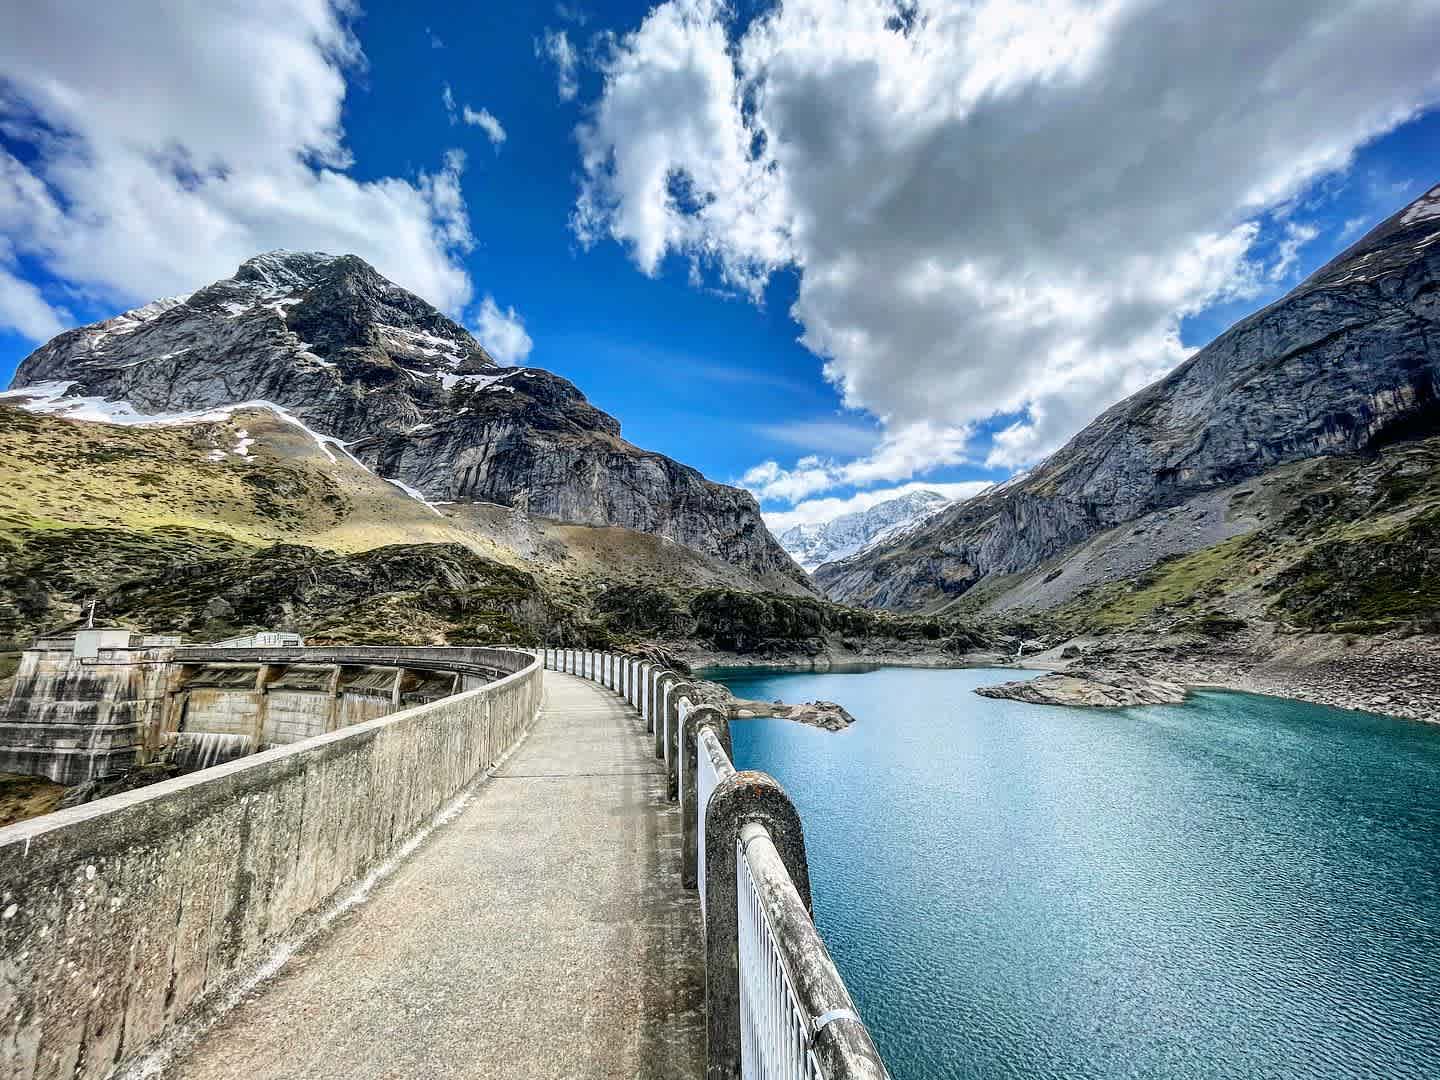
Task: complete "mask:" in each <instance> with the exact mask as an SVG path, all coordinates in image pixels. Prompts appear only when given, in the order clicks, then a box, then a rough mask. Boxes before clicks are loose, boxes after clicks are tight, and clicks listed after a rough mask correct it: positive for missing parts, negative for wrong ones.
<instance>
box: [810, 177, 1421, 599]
mask: <svg viewBox="0 0 1440 1080" xmlns="http://www.w3.org/2000/svg"><path fill="white" fill-rule="evenodd" d="M1437 428H1440V186H1437V187H1436V188H1433V189H1431V191H1430V192H1428V193H1427V194H1426V195H1424V196H1422V197H1421V198H1420V199H1418V200H1417V201H1416V202H1415V203H1413V204H1412V205H1411V206H1409V207H1407V208H1406V209H1405V210H1402V211H1401V212H1400V213H1398V214H1396V215H1394V216H1393V217H1391V218H1390V219H1389V220H1387V221H1385V222H1384V223H1382V224H1381V225H1380V226H1378V227H1377V228H1376V229H1374V230H1373V231H1372V232H1370V233H1369V234H1368V235H1367V236H1365V237H1364V238H1363V239H1362V240H1360V241H1359V242H1358V243H1357V244H1355V245H1354V246H1353V247H1351V248H1350V249H1349V250H1347V251H1346V252H1344V253H1343V254H1341V255H1340V256H1339V257H1337V258H1336V259H1335V260H1333V261H1332V262H1331V263H1329V264H1328V265H1327V266H1325V267H1323V268H1321V269H1320V270H1319V271H1317V272H1316V273H1315V274H1314V275H1312V276H1311V277H1310V278H1309V279H1308V280H1307V281H1305V282H1304V283H1303V284H1301V285H1300V286H1299V287H1297V288H1296V289H1295V290H1293V291H1292V292H1291V293H1289V294H1288V295H1287V296H1285V297H1283V298H1282V299H1280V300H1278V301H1277V302H1275V303H1274V304H1271V305H1270V306H1269V307H1267V308H1265V309H1263V310H1262V311H1259V312H1257V313H1256V314H1254V315H1252V316H1250V317H1249V318H1247V319H1244V320H1243V321H1241V322H1239V323H1237V324H1236V325H1235V326H1233V327H1232V328H1231V329H1230V330H1228V331H1226V332H1225V333H1224V334H1222V335H1221V336H1220V337H1218V338H1216V339H1215V341H1213V342H1212V343H1211V344H1210V345H1208V346H1207V347H1206V348H1204V349H1202V350H1200V352H1198V353H1196V354H1195V355H1194V356H1193V357H1191V358H1190V359H1189V360H1188V361H1186V362H1185V363H1184V364H1182V365H1181V366H1180V367H1178V368H1177V369H1176V370H1175V371H1174V372H1172V373H1171V374H1170V375H1168V376H1167V377H1165V378H1164V379H1161V380H1160V381H1159V382H1156V383H1154V384H1153V385H1151V386H1149V387H1147V388H1146V389H1144V390H1142V391H1140V392H1139V393H1138V394H1135V395H1134V396H1132V397H1130V398H1128V399H1126V400H1125V401H1122V402H1120V403H1119V404H1117V405H1115V406H1114V407H1112V408H1111V409H1109V410H1108V411H1106V412H1105V413H1104V414H1102V415H1101V416H1100V417H1099V418H1098V419H1096V420H1095V421H1094V422H1093V423H1091V424H1090V425H1089V426H1088V427H1087V428H1085V429H1084V430H1083V431H1081V432H1080V433H1079V434H1078V435H1076V436H1075V438H1073V439H1072V440H1071V441H1070V442H1069V443H1068V444H1066V445H1065V446H1064V447H1063V448H1061V449H1060V450H1059V451H1057V452H1056V453H1055V454H1054V455H1053V456H1051V457H1050V458H1049V459H1048V460H1047V461H1046V462H1045V463H1044V464H1043V465H1041V466H1040V467H1039V468H1037V469H1035V470H1034V471H1033V472H1032V473H1030V474H1028V475H1027V476H1025V477H1024V478H1023V479H1020V480H1017V481H1014V482H1012V483H1010V484H1007V485H1003V486H1002V487H1000V488H997V489H995V490H993V491H990V492H987V493H986V494H984V495H981V496H979V497H977V498H975V499H972V500H970V501H968V502H965V503H962V504H960V505H959V506H957V507H955V508H953V509H951V510H947V511H943V512H942V513H940V514H938V515H937V516H936V517H934V518H932V519H930V520H929V521H927V522H925V523H924V524H923V525H922V526H920V527H919V528H918V529H916V530H915V531H913V532H911V533H908V534H906V535H905V536H904V537H902V538H900V539H899V541H898V542H897V543H895V544H893V545H883V546H881V547H879V548H872V549H870V550H867V551H865V552H861V553H860V554H858V555H856V556H854V557H852V558H850V559H846V560H843V561H840V562H836V563H831V564H828V565H826V566H823V567H821V568H820V569H819V570H818V571H816V574H815V578H816V581H817V582H818V583H819V584H820V585H821V586H822V588H824V589H825V591H826V592H827V593H828V594H829V595H830V596H831V597H832V598H834V599H837V600H843V601H848V602H852V603H860V604H865V605H868V606H874V607H890V608H908V607H918V606H924V605H927V604H935V603H938V602H943V601H944V600H946V599H948V598H951V597H954V596H958V595H960V594H961V593H964V592H965V591H967V590H968V589H970V588H971V587H973V586H974V585H975V584H976V583H978V582H979V581H981V580H982V579H985V578H987V577H991V576H999V575H1005V574H1012V573H1016V572H1018V571H1022V570H1026V569H1029V568H1031V567H1033V566H1035V565H1037V564H1038V563H1040V562H1042V561H1044V560H1046V559H1049V558H1052V557H1054V556H1056V555H1058V554H1060V553H1061V552H1063V551H1064V550H1065V549H1066V548H1068V547H1070V546H1071V545H1073V544H1076V543H1078V542H1079V541H1081V540H1084V539H1086V538H1088V537H1090V536H1092V535H1094V534H1096V533H1098V532H1100V531H1102V530H1104V529H1108V528H1111V527H1113V526H1115V525H1117V524H1120V523H1122V522H1126V521H1130V520H1132V519H1134V518H1137V517H1139V516H1141V515H1143V514H1145V513H1148V512H1150V511H1153V510H1155V509H1158V508H1162V507H1168V506H1174V505H1177V504H1179V503H1181V502H1184V501H1185V500H1186V499H1188V498H1191V497H1192V496H1194V495H1196V494H1197V493H1200V492H1203V491H1207V490H1211V489H1215V488H1219V487H1223V486H1226V485H1230V484H1234V483H1236V482H1238V481H1241V480H1245V479H1247V478H1249V477H1253V476H1256V475H1258V474H1260V473H1261V472H1263V471H1265V470H1267V469H1270V468H1273V467H1275V466H1277V465H1281V464H1285V463H1287V462H1293V461H1298V460H1301V459H1304V458H1311V457H1317V456H1322V455H1332V454H1340V453H1353V452H1356V451H1367V450H1371V449H1375V448H1377V447H1379V446H1382V445H1385V444H1386V443H1388V442H1392V441H1394V440H1397V439H1401V438H1408V437H1412V436H1415V435H1421V434H1427V433H1430V432H1433V431H1435V430H1436V429H1437Z"/></svg>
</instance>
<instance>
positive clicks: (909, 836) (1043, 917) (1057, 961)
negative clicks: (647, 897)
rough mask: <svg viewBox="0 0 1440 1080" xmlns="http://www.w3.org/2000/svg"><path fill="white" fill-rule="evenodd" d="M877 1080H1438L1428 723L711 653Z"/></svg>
mask: <svg viewBox="0 0 1440 1080" xmlns="http://www.w3.org/2000/svg"><path fill="white" fill-rule="evenodd" d="M704 674H705V675H706V676H707V677H709V678H715V679H718V680H719V681H721V682H724V683H725V684H726V685H728V686H729V687H730V688H731V689H732V690H733V691H734V692H735V693H736V694H737V695H738V696H740V697H748V698H760V699H766V700H771V699H775V698H783V699H784V700H786V701H809V700H812V699H816V698H820V699H826V700H831V701H838V702H840V703H842V704H843V705H845V706H846V707H847V708H848V709H849V710H850V711H851V712H852V713H854V714H855V716H856V717H857V718H858V722H857V723H856V724H855V725H854V726H853V727H852V728H850V729H849V730H848V731H845V732H843V733H840V734H830V733H827V732H824V731H819V730H817V729H813V728H808V727H803V726H800V725H798V724H793V723H790V722H788V721H784V720H745V721H737V722H735V723H734V724H732V726H731V728H732V732H733V735H734V742H735V758H736V764H737V766H738V767H740V768H754V769H763V770H765V771H767V772H769V773H772V774H773V775H774V776H775V777H777V778H778V779H779V780H780V781H781V782H782V783H783V784H784V785H785V787H786V788H787V789H788V790H789V792H790V794H791V797H792V798H793V799H794V801H795V803H796V804H797V805H798V807H799V809H800V813H801V816H802V818H803V820H804V824H805V832H806V842H807V846H808V850H809V858H810V872H811V878H812V884H813V888H814V894H815V915H816V922H817V923H818V924H819V926H820V929H821V931H822V933H823V934H824V936H825V939H826V941H827V943H828V944H829V946H830V949H831V952H832V953H833V954H834V957H835V960H836V963H837V964H838V965H839V967H840V970H841V972H842V973H843V974H844V976H845V979H846V982H847V983H848V985H849V986H850V989H851V992H852V994H853V995H854V996H855V998H856V1001H857V1002H858V1004H859V1006H860V1009H861V1012H862V1015H863V1016H864V1017H865V1019H866V1021H867V1022H868V1023H869V1025H870V1027H871V1030H872V1032H873V1034H874V1036H875V1039H876V1041H877V1042H878V1043H879V1045H880V1048H881V1050H882V1052H883V1053H884V1055H885V1058H886V1060H887V1062H888V1063H889V1064H890V1068H891V1070H892V1071H893V1073H894V1075H895V1077H896V1078H897V1080H931V1078H948V1077H966V1078H971V1077H973V1078H982V1077H983V1078H987V1080H988V1078H997V1077H1027V1078H1035V1077H1043V1078H1050V1077H1054V1078H1060V1077H1064V1078H1076V1077H1094V1078H1105V1080H1111V1078H1116V1077H1126V1078H1130V1077H1133V1078H1141V1077H1145V1078H1162V1077H1163V1078H1171V1077H1174V1078H1206V1080H1210V1078H1218V1077H1226V1078H1229V1077H1234V1078H1246V1080H1249V1078H1256V1077H1305V1078H1311V1077H1314V1078H1320V1077H1325V1078H1330V1077H1387V1078H1389V1077H1401V1078H1409V1077H1415V1078H1425V1080H1435V1078H1437V1077H1440V726H1436V727H1432V726H1429V725H1422V724H1415V723H1407V722H1404V721H1398V720H1391V719H1387V718H1384V717H1378V716H1373V715H1370V714H1366V713H1355V712H1346V711H1342V710H1338V709H1327V708H1322V707H1318V706H1313V705H1306V704H1302V703H1298V702H1292V701H1284V700H1279V699H1274V698H1264V697H1256V696H1253V695H1248V694H1232V693H1208V692H1207V693H1200V694H1196V695H1195V696H1194V697H1193V698H1192V700H1191V701H1189V702H1187V703H1186V704H1184V705H1179V706H1148V707H1143V708H1135V709H1126V710H1119V711H1104V710H1092V709H1062V708H1055V707H1046V706H1036V705H1026V704H1022V703H1018V702H1009V701H992V700H989V699H986V698H981V697H979V696H977V695H975V694H973V693H971V690H972V689H973V688H974V687H976V686H981V685H985V684H989V683H997V682H1004V681H1006V680H1008V679H1011V678H1014V677H1015V676H1016V673H1015V672H1014V671H1007V670H993V669H957V670H929V669H913V668H877V669H873V670H866V671H856V672H843V673H842V672H834V673H810V672H804V673H800V672H778V671H773V670H754V669H751V670H739V669H725V670H712V671H709V672H705V673H704Z"/></svg>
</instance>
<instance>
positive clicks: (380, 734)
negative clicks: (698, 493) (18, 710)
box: [0, 650, 543, 1080]
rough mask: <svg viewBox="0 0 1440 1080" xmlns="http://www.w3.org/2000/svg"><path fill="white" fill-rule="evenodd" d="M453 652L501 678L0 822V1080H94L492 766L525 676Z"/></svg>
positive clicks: (523, 701) (171, 1025) (532, 680)
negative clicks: (503, 674) (501, 673)
mask: <svg viewBox="0 0 1440 1080" xmlns="http://www.w3.org/2000/svg"><path fill="white" fill-rule="evenodd" d="M471 652H473V653H476V654H480V655H493V656H494V657H495V658H496V660H497V663H501V662H503V663H509V664H511V665H512V667H515V668H519V669H520V670H518V671H517V672H516V673H515V674H513V675H510V676H509V677H508V678H505V679H502V680H500V681H497V682H494V683H491V684H489V685H487V686H483V687H481V688H479V689H477V690H474V691H470V692H468V693H462V694H458V695H455V696H453V697H449V698H445V699H443V700H441V701H437V702H434V703H433V704H430V705H422V706H419V707H416V708H413V709H408V710H404V711H402V712H399V713H395V714H393V715H391V716H386V717H384V718H382V719H379V720H372V721H370V722H368V723H365V724H359V725H356V726H355V727H351V728H347V729H345V730H344V731H336V732H331V733H329V734H326V735H321V736H318V737H317V738H314V739H310V740H307V741H305V742H300V743H294V744H291V745H289V746H283V747H278V748H276V749H274V750H270V751H267V752H265V753H262V754H257V755H254V756H253V757H249V758H244V759H241V760H239V761H234V762H230V763H229V764H226V765H221V766H218V767H216V768H215V769H210V770H206V771H205V772H201V773H194V774H191V775H189V776H182V777H177V778H176V779H173V780H168V781H165V782H163V783H159V784H155V785H153V786H151V787H147V788H143V789H140V790H138V791H130V792H126V793H124V794H120V795H114V796H112V797H110V798H106V799H102V800H100V801H98V802H94V803H89V804H87V805H85V806H77V807H73V808H70V809H65V810H60V811H57V812H56V813H53V814H47V815H45V816H44V817H41V818H35V819H33V820H31V821H24V822H20V823H19V824H16V825H10V826H7V827H5V828H3V829H0V1077H5V1078H6V1080H11V1078H14V1080H42V1078H44V1080H48V1078H51V1077H67V1078H74V1080H99V1078H101V1077H103V1076H106V1075H107V1074H108V1073H109V1072H110V1071H111V1070H112V1068H113V1067H114V1066H115V1065H117V1064H118V1065H124V1064H126V1063H128V1062H132V1061H134V1060H135V1059H136V1058H137V1056H139V1055H141V1054H143V1053H145V1052H146V1051H147V1049H148V1048H149V1046H150V1045H151V1044H152V1043H153V1042H154V1041H155V1040H157V1039H159V1038H161V1037H162V1036H164V1035H167V1034H169V1033H171V1032H173V1031H174V1030H175V1028H176V1026H177V1025H181V1024H184V1023H185V1022H187V1021H188V1020H189V1019H190V1018H191V1016H192V1015H193V1014H194V1013H195V1012H196V1011H197V1010H200V1009H202V1008H204V1007H206V1006H207V1004H208V1003H209V1002H211V1001H213V1000H215V999H216V998H217V997H219V996H223V995H224V994H225V993H226V992H227V991H228V989H229V987H230V986H231V985H232V983H233V981H234V980H235V979H237V978H240V977H241V976H243V974H244V973H246V972H249V971H252V970H254V969H255V968H256V967H258V966H259V965H260V964H262V963H263V962H265V960H266V959H267V958H269V957H270V956H272V955H273V953H274V952H275V949H276V947H277V946H278V945H279V944H280V943H281V942H283V941H285V940H287V939H288V937H289V935H290V934H291V932H292V930H293V929H294V928H295V927H296V926H297V924H299V923H300V922H301V920H303V919H304V918H306V917H307V916H308V915H310V914H311V913H313V912H316V911H318V910H321V909H323V908H324V907H325V906H327V905H328V904H329V903H330V902H331V901H332V900H333V899H334V898H336V897H337V895H338V894H339V893H340V891H341V890H342V889H343V888H345V887H346V886H353V884H354V883H355V882H357V881H359V880H361V879H363V878H364V877H365V876H366V874H368V873H369V872H370V871H372V870H374V869H375V868H376V867H377V866H379V865H381V864H382V863H384V862H386V861H387V860H389V859H390V858H391V857H392V856H393V854H394V852H395V850H396V849H397V848H398V847H399V846H400V845H402V844H403V843H405V842H406V841H407V839H408V838H410V837H411V836H413V835H415V833H416V832H417V831H418V830H419V829H420V828H421V827H422V826H424V825H426V824H428V823H429V821H430V819H431V818H432V817H433V815H435V814H436V813H437V812H438V811H440V810H441V809H442V808H444V807H446V806H447V804H449V803H450V802H451V800H452V799H454V798H455V796H456V795H458V794H459V793H460V792H461V791H462V790H464V789H466V788H467V787H468V786H469V785H470V784H471V782H472V781H473V780H474V779H475V778H476V776H477V775H478V774H480V773H481V772H482V771H484V770H485V769H487V768H489V767H491V766H493V765H495V764H496V763H497V762H499V761H500V760H501V759H502V758H503V757H504V755H505V753H506V751H507V750H508V749H509V748H510V747H512V746H513V745H514V744H515V742H516V740H517V738H518V737H519V736H520V734H521V733H522V732H523V731H524V730H525V729H526V728H527V727H528V726H529V725H530V724H531V723H532V722H533V718H534V717H535V714H536V712H537V710H538V707H539V704H540V699H541V695H542V690H543V672H542V671H541V670H540V668H539V664H538V663H537V662H535V661H534V660H533V659H532V658H530V657H529V656H528V655H525V654H522V653H518V652H513V651H510V652H503V651H500V650H471ZM258 1075H264V1074H263V1072H261V1073H259V1074H258Z"/></svg>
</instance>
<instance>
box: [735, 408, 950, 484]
mask: <svg viewBox="0 0 1440 1080" xmlns="http://www.w3.org/2000/svg"><path fill="white" fill-rule="evenodd" d="M969 443H970V432H969V430H968V429H966V428H956V427H950V426H947V425H943V424H939V425H937V424H931V423H928V422H926V421H919V422H917V423H914V424H907V425H905V426H904V427H899V428H893V429H892V430H890V431H888V432H886V434H885V436H884V437H883V438H882V439H881V440H880V442H879V444H878V445H877V446H876V447H875V448H874V449H873V450H871V451H870V452H869V453H868V454H865V455H863V456H861V457H857V458H852V459H850V460H849V461H835V460H833V459H829V458H822V457H820V456H819V455H817V454H811V455H808V456H806V457H802V458H801V459H800V460H799V461H797V462H796V463H795V465H794V467H793V468H788V469H787V468H783V467H781V465H780V463H779V462H777V461H764V462H761V463H760V464H759V465H756V466H755V467H754V468H752V469H750V470H748V471H747V472H746V473H745V475H744V476H742V477H741V478H740V482H741V484H742V485H743V486H744V487H746V488H748V489H749V490H750V491H752V492H754V493H755V496H756V497H757V498H759V499H764V500H780V501H783V502H795V501H797V500H800V499H804V498H807V497H808V496H811V495H815V494H818V493H819V492H822V491H831V490H833V489H835V488H842V487H871V486H873V485H875V484H883V483H887V482H888V483H894V482H896V481H898V480H905V479H908V478H909V477H911V476H914V475H915V474H916V473H919V472H923V471H924V470H926V469H929V468H932V467H938V466H942V465H959V464H962V463H963V462H965V461H966V460H968V447H969Z"/></svg>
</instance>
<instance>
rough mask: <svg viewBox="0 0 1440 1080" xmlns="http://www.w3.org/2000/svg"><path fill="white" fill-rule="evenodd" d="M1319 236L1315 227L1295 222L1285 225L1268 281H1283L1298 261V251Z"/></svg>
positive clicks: (1288, 222)
mask: <svg viewBox="0 0 1440 1080" xmlns="http://www.w3.org/2000/svg"><path fill="white" fill-rule="evenodd" d="M1319 235H1320V229H1319V228H1318V227H1317V226H1315V225H1309V224H1302V223H1300V222H1295V221H1287V222H1286V223H1285V233H1284V235H1283V236H1282V237H1281V238H1280V243H1279V244H1277V245H1276V249H1275V262H1274V263H1273V264H1272V265H1271V267H1270V280H1271V281H1283V280H1284V279H1285V278H1286V277H1288V276H1289V274H1290V272H1291V271H1292V270H1294V269H1295V265H1296V264H1297V263H1298V262H1299V261H1300V249H1301V248H1303V247H1304V246H1305V245H1306V244H1308V243H1310V241H1311V240H1314V239H1315V238H1316V237H1317V236H1319Z"/></svg>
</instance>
